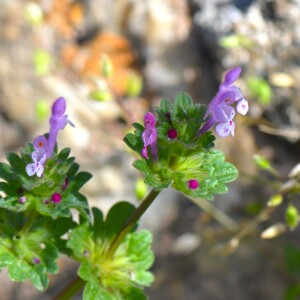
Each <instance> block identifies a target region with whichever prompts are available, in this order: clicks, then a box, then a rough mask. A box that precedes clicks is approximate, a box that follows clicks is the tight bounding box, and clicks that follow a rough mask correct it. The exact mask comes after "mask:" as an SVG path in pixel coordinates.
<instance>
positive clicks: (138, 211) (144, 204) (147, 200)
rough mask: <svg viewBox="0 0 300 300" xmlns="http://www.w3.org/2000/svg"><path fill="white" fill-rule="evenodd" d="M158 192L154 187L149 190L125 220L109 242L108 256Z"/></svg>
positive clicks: (116, 247) (110, 255)
mask: <svg viewBox="0 0 300 300" xmlns="http://www.w3.org/2000/svg"><path fill="white" fill-rule="evenodd" d="M159 193H160V191H156V190H154V189H153V190H151V191H150V193H149V194H148V196H147V197H146V198H145V199H144V200H143V202H142V203H141V204H140V206H139V207H138V208H137V209H136V210H135V211H134V213H133V214H132V215H131V217H130V218H129V219H128V220H127V222H126V223H125V225H124V226H123V228H122V229H121V230H120V232H119V233H118V234H117V236H116V237H115V239H114V240H113V241H112V243H111V244H110V247H109V249H108V253H107V255H108V257H112V256H113V255H114V253H115V252H116V250H117V249H118V247H119V245H120V243H121V242H122V241H123V239H124V237H125V236H126V234H127V233H129V232H130V231H131V229H132V227H133V226H134V225H135V224H136V222H137V221H138V220H139V219H140V217H141V216H142V215H143V214H144V212H145V211H146V210H147V208H148V207H149V206H150V205H151V203H152V202H153V201H154V199H155V198H156V197H157V195H158V194H159Z"/></svg>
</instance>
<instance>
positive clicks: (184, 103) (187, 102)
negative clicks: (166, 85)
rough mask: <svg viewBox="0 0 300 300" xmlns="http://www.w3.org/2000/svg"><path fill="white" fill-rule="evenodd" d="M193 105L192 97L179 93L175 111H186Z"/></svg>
mask: <svg viewBox="0 0 300 300" xmlns="http://www.w3.org/2000/svg"><path fill="white" fill-rule="evenodd" d="M192 105H193V100H192V98H191V96H190V95H189V94H187V93H184V92H179V93H177V94H176V96H175V100H174V109H175V110H178V109H183V110H184V111H185V110H186V109H188V108H189V107H190V106H192Z"/></svg>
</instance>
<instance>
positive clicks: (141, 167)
mask: <svg viewBox="0 0 300 300" xmlns="http://www.w3.org/2000/svg"><path fill="white" fill-rule="evenodd" d="M132 165H133V166H134V167H135V168H136V169H138V170H139V171H141V172H142V173H147V164H146V163H145V162H144V161H142V160H136V161H134V162H133V164H132Z"/></svg>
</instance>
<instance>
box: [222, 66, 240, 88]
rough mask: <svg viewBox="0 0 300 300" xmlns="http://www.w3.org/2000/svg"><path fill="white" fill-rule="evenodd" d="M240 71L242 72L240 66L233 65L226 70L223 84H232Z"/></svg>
mask: <svg viewBox="0 0 300 300" xmlns="http://www.w3.org/2000/svg"><path fill="white" fill-rule="evenodd" d="M241 72H242V68H241V67H235V68H232V69H230V70H228V71H227V72H226V74H225V76H224V82H223V85H225V86H229V85H231V84H233V83H234V82H235V81H236V80H237V79H238V78H239V77H240V74H241Z"/></svg>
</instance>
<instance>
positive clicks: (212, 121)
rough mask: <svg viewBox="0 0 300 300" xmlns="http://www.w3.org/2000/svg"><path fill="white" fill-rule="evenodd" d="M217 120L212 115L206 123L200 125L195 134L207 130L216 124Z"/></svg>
mask: <svg viewBox="0 0 300 300" xmlns="http://www.w3.org/2000/svg"><path fill="white" fill-rule="evenodd" d="M216 122H217V120H216V119H215V117H214V116H213V115H212V116H211V117H210V118H209V119H208V120H207V121H206V123H205V124H204V125H203V126H202V127H201V129H200V130H199V131H198V133H197V135H198V136H200V135H202V134H204V133H205V132H207V131H208V130H209V129H210V128H212V127H213V126H214V125H215V124H216Z"/></svg>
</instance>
